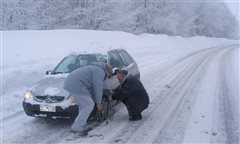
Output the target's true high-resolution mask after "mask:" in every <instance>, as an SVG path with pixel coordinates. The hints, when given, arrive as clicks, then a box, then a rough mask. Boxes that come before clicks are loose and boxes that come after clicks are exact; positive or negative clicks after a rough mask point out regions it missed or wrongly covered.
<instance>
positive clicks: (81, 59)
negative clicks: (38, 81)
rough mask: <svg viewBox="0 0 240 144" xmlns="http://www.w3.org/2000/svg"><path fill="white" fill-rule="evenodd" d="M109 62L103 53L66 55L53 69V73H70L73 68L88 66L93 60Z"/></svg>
mask: <svg viewBox="0 0 240 144" xmlns="http://www.w3.org/2000/svg"><path fill="white" fill-rule="evenodd" d="M93 61H96V62H107V60H106V56H105V55H102V54H81V55H70V56H67V57H65V58H64V59H63V60H62V61H61V62H60V63H59V64H58V65H57V66H56V67H55V68H54V70H53V72H52V74H58V73H70V72H72V71H73V70H75V69H77V68H80V67H83V66H86V65H88V64H90V63H91V62H93Z"/></svg>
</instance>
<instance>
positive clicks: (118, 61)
mask: <svg viewBox="0 0 240 144" xmlns="http://www.w3.org/2000/svg"><path fill="white" fill-rule="evenodd" d="M109 58H110V64H111V66H112V67H113V68H122V67H123V66H124V64H123V61H122V58H121V57H120V55H119V54H118V53H116V52H112V53H110V54H109Z"/></svg>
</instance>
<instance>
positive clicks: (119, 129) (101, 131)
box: [79, 71, 175, 142]
mask: <svg viewBox="0 0 240 144" xmlns="http://www.w3.org/2000/svg"><path fill="white" fill-rule="evenodd" d="M173 72H175V71H173ZM143 121H144V120H143ZM117 125H118V128H117V129H116V130H115V131H114V132H115V133H119V134H118V135H117V136H116V134H114V132H113V133H111V132H109V133H111V134H110V135H108V136H107V138H106V137H105V138H104V139H109V138H110V139H111V137H113V139H114V137H116V138H118V137H121V136H122V135H124V134H126V135H128V130H126V128H127V129H133V130H134V128H131V126H132V125H133V127H136V125H135V124H133V123H129V122H128V123H127V125H126V123H124V124H121V125H119V124H117ZM123 126H124V127H123ZM102 129H106V130H102ZM102 129H101V130H100V131H98V132H99V133H106V132H107V131H109V129H108V128H106V127H105V128H102ZM116 140H117V139H116ZM94 141H98V142H101V140H98V139H97V138H96V139H92V140H89V139H88V140H86V141H84V142H94ZM117 141H118V140H117ZM79 142H80V140H79ZM112 142H116V141H114V140H113V141H112ZM120 142H122V141H120Z"/></svg>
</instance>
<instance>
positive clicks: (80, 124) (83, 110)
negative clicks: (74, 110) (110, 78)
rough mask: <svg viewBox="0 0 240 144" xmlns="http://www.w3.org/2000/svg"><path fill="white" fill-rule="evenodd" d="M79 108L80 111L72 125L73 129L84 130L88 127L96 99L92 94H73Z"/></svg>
mask: <svg viewBox="0 0 240 144" xmlns="http://www.w3.org/2000/svg"><path fill="white" fill-rule="evenodd" d="M71 95H72V96H73V97H74V98H75V101H76V104H77V105H78V108H79V113H78V116H77V117H76V119H75V120H74V123H73V125H72V128H71V129H72V130H74V131H82V130H84V129H86V127H87V119H88V117H89V115H90V114H91V112H92V111H93V108H94V101H93V99H92V97H91V95H79V94H78V95H77V94H71Z"/></svg>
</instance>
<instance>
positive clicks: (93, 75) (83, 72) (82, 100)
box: [64, 62, 112, 134]
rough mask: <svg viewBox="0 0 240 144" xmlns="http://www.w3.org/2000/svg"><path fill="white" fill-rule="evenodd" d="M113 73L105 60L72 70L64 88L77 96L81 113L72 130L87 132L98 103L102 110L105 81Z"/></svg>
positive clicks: (99, 108)
mask: <svg viewBox="0 0 240 144" xmlns="http://www.w3.org/2000/svg"><path fill="white" fill-rule="evenodd" d="M111 75H112V67H111V66H110V65H108V64H106V63H103V62H93V63H91V64H89V65H87V66H84V67H81V68H78V69H76V70H74V71H72V72H71V73H70V74H69V75H68V76H67V78H66V80H65V81H64V89H65V90H67V91H68V92H69V93H70V95H71V96H73V97H74V98H75V101H76V104H77V105H78V107H79V114H78V116H77V117H76V119H75V120H74V123H73V125H72V127H71V131H72V132H75V133H83V134H84V133H85V132H86V131H87V130H88V129H89V128H88V127H87V119H88V117H89V115H90V113H91V112H92V110H93V108H94V103H95V104H96V107H97V110H98V111H102V109H103V106H102V104H101V102H102V95H103V81H104V80H105V79H106V78H107V77H110V76H111Z"/></svg>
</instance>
